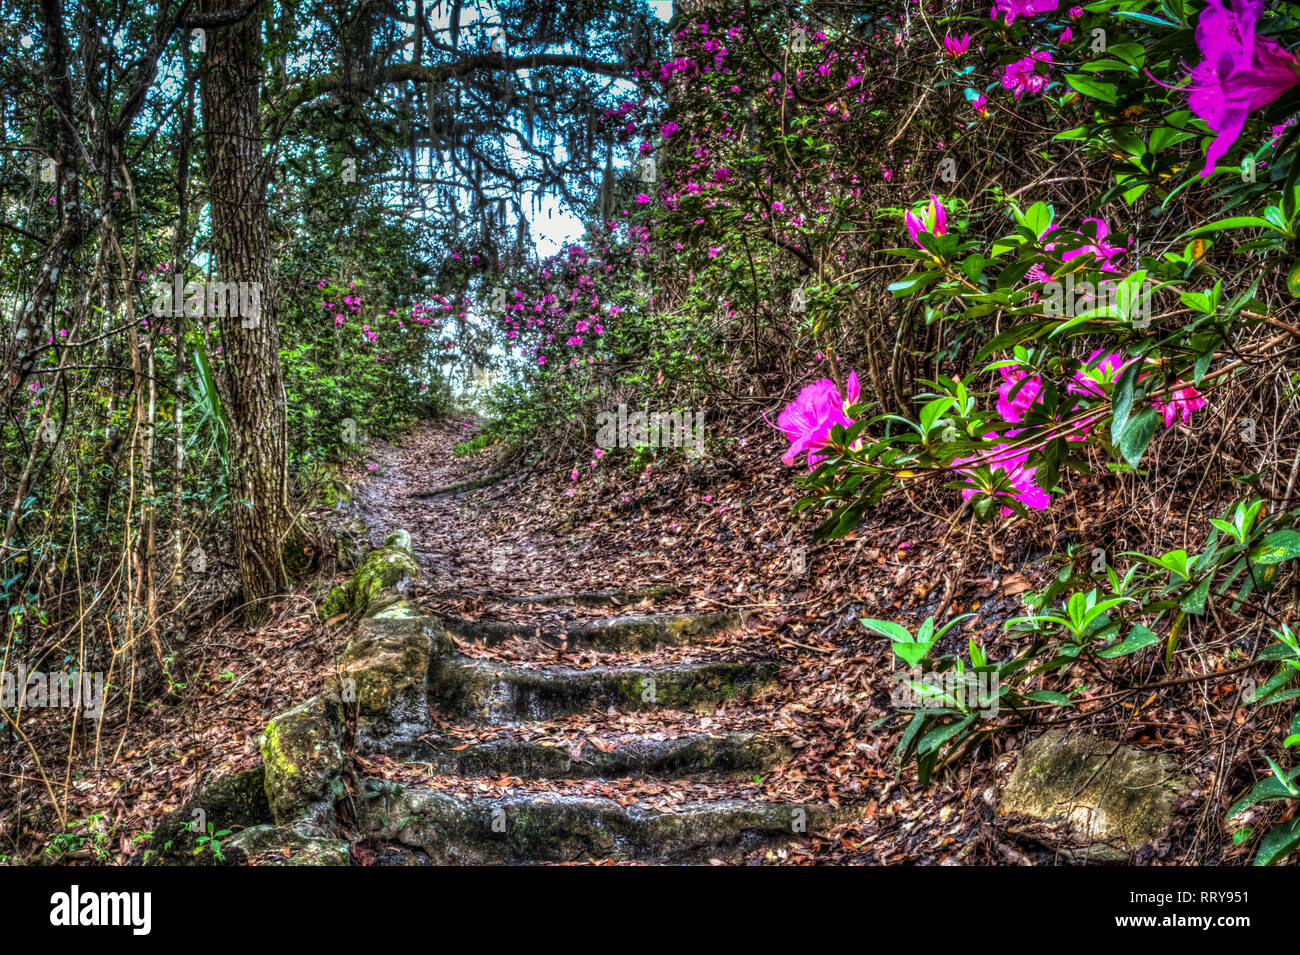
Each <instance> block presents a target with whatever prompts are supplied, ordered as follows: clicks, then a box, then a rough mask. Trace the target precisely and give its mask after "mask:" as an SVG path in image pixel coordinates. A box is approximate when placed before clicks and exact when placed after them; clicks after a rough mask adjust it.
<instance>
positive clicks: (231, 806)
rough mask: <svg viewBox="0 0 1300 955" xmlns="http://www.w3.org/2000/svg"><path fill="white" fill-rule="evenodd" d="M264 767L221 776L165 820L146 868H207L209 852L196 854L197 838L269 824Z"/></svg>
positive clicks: (157, 830) (155, 836)
mask: <svg viewBox="0 0 1300 955" xmlns="http://www.w3.org/2000/svg"><path fill="white" fill-rule="evenodd" d="M270 818H271V805H270V803H269V802H268V801H267V798H266V774H265V771H264V769H263V767H261V766H258V767H257V768H255V769H249V770H245V771H244V772H242V773H231V774H230V775H227V776H221V777H219V778H217V779H215V780H213V781H212V782H211V783H209V784H208V786H207V787H206V788H205V789H204V790H203V792H201V793H200V794H199V795H198V796H196V797H195V798H194V799H191V800H190V801H189V802H188V803H186V804H185V805H184V806H183V807H182V808H180V809H178V810H176V811H175V812H173V813H169V814H168V815H167V816H165V817H164V818H163V820H162V822H160V823H159V824H158V826H157V828H155V829H154V832H153V837H152V838H151V839H150V840H149V846H148V850H149V851H148V856H147V858H146V860H145V861H146V865H175V864H186V865H195V864H198V865H208V864H212V863H213V862H215V860H214V859H213V858H212V855H211V853H209V852H202V851H201V852H199V853H197V854H196V853H195V851H194V850H195V849H197V848H199V845H198V843H197V842H196V841H195V837H196V836H197V835H201V834H202V833H203V832H205V831H206V829H207V826H208V825H211V826H212V828H213V830H214V831H221V830H223V829H230V830H239V829H244V828H247V827H249V826H256V825H259V824H260V823H264V822H267V821H269V820H270Z"/></svg>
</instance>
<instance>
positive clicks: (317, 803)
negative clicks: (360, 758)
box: [259, 693, 343, 824]
mask: <svg viewBox="0 0 1300 955" xmlns="http://www.w3.org/2000/svg"><path fill="white" fill-rule="evenodd" d="M339 730H340V725H339V700H338V697H337V696H334V695H333V694H329V693H324V694H321V695H319V696H314V697H312V698H311V699H309V700H307V701H306V702H304V703H301V704H299V705H298V706H295V707H294V708H293V709H291V710H289V711H287V712H285V713H281V714H280V715H279V716H277V717H276V718H275V719H273V720H271V722H270V723H268V724H267V727H266V732H265V733H263V734H262V738H261V740H259V743H260V745H261V749H262V765H263V767H264V768H265V771H266V782H265V785H266V798H267V801H268V802H269V804H270V807H271V816H272V818H273V819H274V820H275V821H276V822H277V823H280V824H284V823H286V822H288V821H289V820H292V819H297V818H300V817H303V816H307V815H310V814H313V813H319V812H322V811H324V810H328V809H329V808H330V806H331V805H332V803H333V796H334V793H333V790H334V788H335V787H336V786H337V780H338V778H339V772H340V770H341V768H342V766H343V752H342V750H341V748H340V746H339Z"/></svg>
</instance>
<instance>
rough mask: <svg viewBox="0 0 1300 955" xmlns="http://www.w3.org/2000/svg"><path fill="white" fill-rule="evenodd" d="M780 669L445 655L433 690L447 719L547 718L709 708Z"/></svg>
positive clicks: (761, 685)
mask: <svg viewBox="0 0 1300 955" xmlns="http://www.w3.org/2000/svg"><path fill="white" fill-rule="evenodd" d="M776 671H777V666H776V664H775V663H772V662H770V661H758V662H754V663H722V662H717V663H678V664H673V665H670V666H664V667H646V666H627V667H589V668H587V669H585V670H581V669H575V668H572V667H547V668H546V669H543V670H530V669H525V668H522V667H511V666H506V665H503V664H500V663H494V662H491V661H488V660H475V659H471V658H469V657H466V656H463V655H461V654H458V653H445V654H439V655H438V657H437V658H436V659H435V660H434V664H433V669H432V671H431V673H430V690H431V694H432V699H433V702H434V706H435V707H436V708H437V711H438V715H439V716H440V717H442V718H444V719H447V718H451V719H464V718H468V719H477V720H480V721H483V720H486V721H499V720H545V719H553V718H556V717H561V716H568V715H570V714H573V713H581V712H584V711H586V710H590V709H600V710H606V709H609V708H610V707H615V708H617V709H618V710H620V711H621V712H629V711H632V710H644V709H650V708H660V707H661V708H664V709H677V710H693V711H703V712H708V711H712V710H713V708H714V707H716V706H717V705H718V704H720V703H726V702H729V701H732V700H743V699H750V698H752V697H755V696H757V695H759V694H761V693H763V692H765V691H766V690H768V689H770V688H771V687H773V686H774V685H775V683H776Z"/></svg>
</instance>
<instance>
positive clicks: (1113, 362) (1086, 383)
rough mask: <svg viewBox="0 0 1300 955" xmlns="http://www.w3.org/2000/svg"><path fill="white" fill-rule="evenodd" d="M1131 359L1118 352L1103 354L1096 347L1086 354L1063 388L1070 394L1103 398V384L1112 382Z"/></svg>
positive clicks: (1104, 393) (1104, 392) (1101, 350)
mask: <svg viewBox="0 0 1300 955" xmlns="http://www.w3.org/2000/svg"><path fill="white" fill-rule="evenodd" d="M1098 359H1100V360H1098ZM1131 360H1132V359H1130V358H1126V357H1125V356H1124V355H1122V354H1120V353H1119V352H1112V353H1110V354H1105V353H1104V351H1103V349H1100V348H1098V349H1097V350H1096V351H1094V352H1093V353H1092V354H1091V355H1089V356H1088V360H1087V361H1085V362H1084V363H1083V367H1082V368H1080V369H1079V370H1078V371H1076V372H1075V373H1074V377H1073V379H1072V380H1071V381H1070V382H1069V383H1067V384H1066V386H1065V390H1066V391H1068V392H1069V393H1070V394H1072V395H1090V396H1092V397H1103V398H1104V397H1105V396H1106V390H1105V388H1104V387H1103V385H1109V384H1113V383H1114V381H1115V379H1116V378H1118V377H1119V373H1120V372H1121V371H1123V370H1124V366H1125V365H1127V364H1128V363H1129V362H1130V361H1131Z"/></svg>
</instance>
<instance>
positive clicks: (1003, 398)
mask: <svg viewBox="0 0 1300 955" xmlns="http://www.w3.org/2000/svg"><path fill="white" fill-rule="evenodd" d="M998 371H1000V372H1001V373H1002V384H1001V385H999V386H998V414H1000V415H1001V416H1002V420H1003V421H1023V420H1024V418H1025V415H1026V414H1028V412H1029V409H1030V408H1031V407H1032V406H1033V404H1034V402H1036V401H1037V400H1038V396H1039V395H1040V394H1041V393H1042V391H1043V380H1042V379H1041V378H1039V377H1038V376H1037V375H1033V376H1031V377H1029V380H1028V381H1026V382H1025V383H1024V384H1023V385H1020V390H1019V391H1017V392H1016V395H1015V397H1014V398H1012V397H1010V395H1011V392H1012V390H1013V389H1014V388H1015V387H1016V385H1017V384H1018V383H1019V382H1020V381H1021V380H1022V379H1024V378H1025V377H1026V375H1025V372H1024V371H1023V370H1022V369H1020V368H1011V367H1009V366H1006V365H1004V366H1003V367H1002V368H999V369H998Z"/></svg>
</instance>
